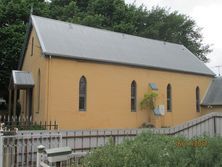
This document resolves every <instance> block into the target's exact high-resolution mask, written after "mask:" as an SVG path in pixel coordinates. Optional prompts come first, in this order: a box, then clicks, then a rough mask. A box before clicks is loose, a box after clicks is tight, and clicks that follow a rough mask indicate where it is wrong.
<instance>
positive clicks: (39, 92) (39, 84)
mask: <svg viewBox="0 0 222 167" xmlns="http://www.w3.org/2000/svg"><path fill="white" fill-rule="evenodd" d="M40 97H41V71H40V69H39V70H38V108H37V112H38V113H39V112H40Z"/></svg>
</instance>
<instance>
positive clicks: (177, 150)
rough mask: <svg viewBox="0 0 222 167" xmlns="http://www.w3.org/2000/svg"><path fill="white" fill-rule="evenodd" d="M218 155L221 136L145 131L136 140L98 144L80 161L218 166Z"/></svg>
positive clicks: (92, 165) (106, 166) (111, 165)
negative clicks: (188, 136) (189, 137)
mask: <svg viewBox="0 0 222 167" xmlns="http://www.w3.org/2000/svg"><path fill="white" fill-rule="evenodd" d="M178 143H182V144H178ZM221 159H222V138H220V137H214V138H210V137H199V138H193V139H186V138H183V137H179V136H177V137H175V136H165V135H156V134H151V133H144V134H142V135H140V136H138V137H136V138H135V140H131V141H129V140H126V141H124V142H123V143H122V144H119V145H114V143H112V142H111V143H110V144H108V145H106V146H105V147H103V148H98V149H96V150H94V151H93V152H92V153H91V154H89V155H88V156H87V157H86V158H85V159H84V160H83V162H82V164H83V166H84V167H135V166H152V167H159V166H165V167H170V166H182V167H203V166H204V167H211V166H221V165H222V161H221Z"/></svg>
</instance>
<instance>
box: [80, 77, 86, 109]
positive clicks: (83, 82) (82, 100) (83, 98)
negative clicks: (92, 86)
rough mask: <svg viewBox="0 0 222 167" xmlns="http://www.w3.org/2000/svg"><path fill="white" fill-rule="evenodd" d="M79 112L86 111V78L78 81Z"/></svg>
mask: <svg viewBox="0 0 222 167" xmlns="http://www.w3.org/2000/svg"><path fill="white" fill-rule="evenodd" d="M79 110H80V111H86V78H85V77H84V76H82V77H81V78H80V80H79Z"/></svg>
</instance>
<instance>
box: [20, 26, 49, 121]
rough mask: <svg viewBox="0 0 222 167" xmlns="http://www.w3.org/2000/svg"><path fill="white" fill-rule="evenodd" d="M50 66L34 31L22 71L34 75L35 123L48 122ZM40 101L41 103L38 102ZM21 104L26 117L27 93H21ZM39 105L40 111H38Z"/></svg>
mask: <svg viewBox="0 0 222 167" xmlns="http://www.w3.org/2000/svg"><path fill="white" fill-rule="evenodd" d="M32 38H34V43H33V55H32V56H31V49H32ZM47 69H48V64H47V59H46V58H45V56H43V55H42V51H41V48H40V44H39V40H38V38H37V36H36V32H35V30H34V29H33V30H32V32H31V35H30V38H29V42H28V46H27V50H26V53H25V59H24V62H23V66H22V70H23V71H28V72H31V73H32V77H33V79H34V82H35V86H34V89H33V99H32V113H33V118H34V121H46V120H47V112H46V111H47V95H46V94H47V83H48V82H47V80H48V79H47V78H48V77H47V75H48V72H47ZM39 70H40V98H39V97H38V96H39V77H38V71H39ZM39 100H40V102H38V101H39ZM20 103H21V107H22V110H21V111H22V115H26V91H25V90H21V91H20ZM38 105H39V109H38Z"/></svg>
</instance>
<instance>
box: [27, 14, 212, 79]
mask: <svg viewBox="0 0 222 167" xmlns="http://www.w3.org/2000/svg"><path fill="white" fill-rule="evenodd" d="M31 19H32V23H33V25H34V27H35V29H36V32H37V36H38V38H39V41H40V45H41V48H42V51H43V54H45V55H51V56H59V57H66V58H74V59H83V60H92V61H99V62H107V63H114V64H115V63H117V64H124V65H133V66H140V67H147V68H158V69H166V70H174V71H180V72H188V73H196V74H203V75H211V76H214V75H215V74H214V73H213V72H212V71H211V70H210V69H209V68H208V67H206V65H205V64H204V63H203V62H201V61H200V60H199V59H198V58H197V57H196V56H195V55H193V54H192V53H191V52H190V51H189V50H188V49H187V48H185V47H184V46H183V45H179V44H174V43H169V42H163V41H158V40H152V39H147V38H141V37H137V36H132V35H127V34H122V33H116V32H112V31H107V30H102V29H97V28H92V27H87V26H83V25H77V24H71V23H67V22H62V21H58V20H53V19H48V18H43V17H38V16H31Z"/></svg>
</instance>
